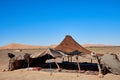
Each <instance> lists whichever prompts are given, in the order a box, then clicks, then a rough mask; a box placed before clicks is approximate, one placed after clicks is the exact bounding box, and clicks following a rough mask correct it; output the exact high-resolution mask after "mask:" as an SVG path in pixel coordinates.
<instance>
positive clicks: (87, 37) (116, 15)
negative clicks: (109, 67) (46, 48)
mask: <svg viewBox="0 0 120 80" xmlns="http://www.w3.org/2000/svg"><path fill="white" fill-rule="evenodd" d="M65 35H71V36H72V37H73V38H74V39H75V40H76V41H77V42H78V43H80V44H86V43H91V44H109V45H120V0H0V46H2V45H7V44H9V43H22V44H30V45H51V44H59V43H60V42H61V41H62V40H63V38H64V37H65Z"/></svg>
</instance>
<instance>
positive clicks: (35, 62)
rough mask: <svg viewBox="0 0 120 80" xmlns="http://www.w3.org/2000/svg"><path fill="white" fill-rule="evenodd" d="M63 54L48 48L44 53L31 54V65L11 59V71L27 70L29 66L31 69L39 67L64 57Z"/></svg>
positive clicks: (21, 60)
mask: <svg viewBox="0 0 120 80" xmlns="http://www.w3.org/2000/svg"><path fill="white" fill-rule="evenodd" d="M61 53H62V52H59V51H55V50H54V49H51V48H48V49H46V50H45V51H43V52H40V53H36V54H31V55H30V58H29V63H27V62H26V60H25V58H24V59H16V58H11V59H10V60H9V70H15V69H20V68H26V67H27V65H28V64H29V67H37V66H39V65H40V64H43V63H45V62H46V60H48V59H52V58H54V59H55V58H57V57H62V56H63V55H62V54H61Z"/></svg>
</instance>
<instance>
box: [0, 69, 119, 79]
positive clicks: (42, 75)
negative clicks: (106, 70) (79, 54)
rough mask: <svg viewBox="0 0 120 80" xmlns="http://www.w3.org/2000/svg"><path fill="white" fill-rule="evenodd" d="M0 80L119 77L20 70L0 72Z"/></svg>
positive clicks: (116, 77)
mask: <svg viewBox="0 0 120 80" xmlns="http://www.w3.org/2000/svg"><path fill="white" fill-rule="evenodd" d="M0 80H120V75H113V74H107V75H105V76H104V78H99V77H98V76H96V75H85V74H78V73H63V72H53V73H52V75H50V72H43V71H27V70H26V69H20V70H15V71H11V72H10V71H7V72H0Z"/></svg>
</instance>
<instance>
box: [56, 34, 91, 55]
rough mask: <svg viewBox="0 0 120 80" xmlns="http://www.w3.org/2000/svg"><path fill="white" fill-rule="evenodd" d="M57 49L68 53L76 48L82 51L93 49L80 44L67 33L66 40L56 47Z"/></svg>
mask: <svg viewBox="0 0 120 80" xmlns="http://www.w3.org/2000/svg"><path fill="white" fill-rule="evenodd" d="M55 50H58V51H62V52H66V53H67V54H70V53H71V52H73V51H76V50H78V51H79V52H81V53H86V54H90V53H91V51H89V50H87V49H85V48H84V47H82V46H81V45H80V44H78V43H77V42H76V41H75V40H74V39H73V38H72V37H71V36H70V35H67V36H66V37H65V38H64V40H63V41H62V42H61V43H60V44H59V45H58V46H57V47H56V48H55Z"/></svg>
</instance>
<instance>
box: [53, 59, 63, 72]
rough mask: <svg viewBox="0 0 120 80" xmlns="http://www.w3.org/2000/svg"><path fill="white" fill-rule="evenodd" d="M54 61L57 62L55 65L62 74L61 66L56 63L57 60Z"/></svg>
mask: <svg viewBox="0 0 120 80" xmlns="http://www.w3.org/2000/svg"><path fill="white" fill-rule="evenodd" d="M54 61H55V64H56V65H57V68H58V71H59V72H60V71H61V69H60V66H59V65H58V63H57V62H56V60H55V59H54Z"/></svg>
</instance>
